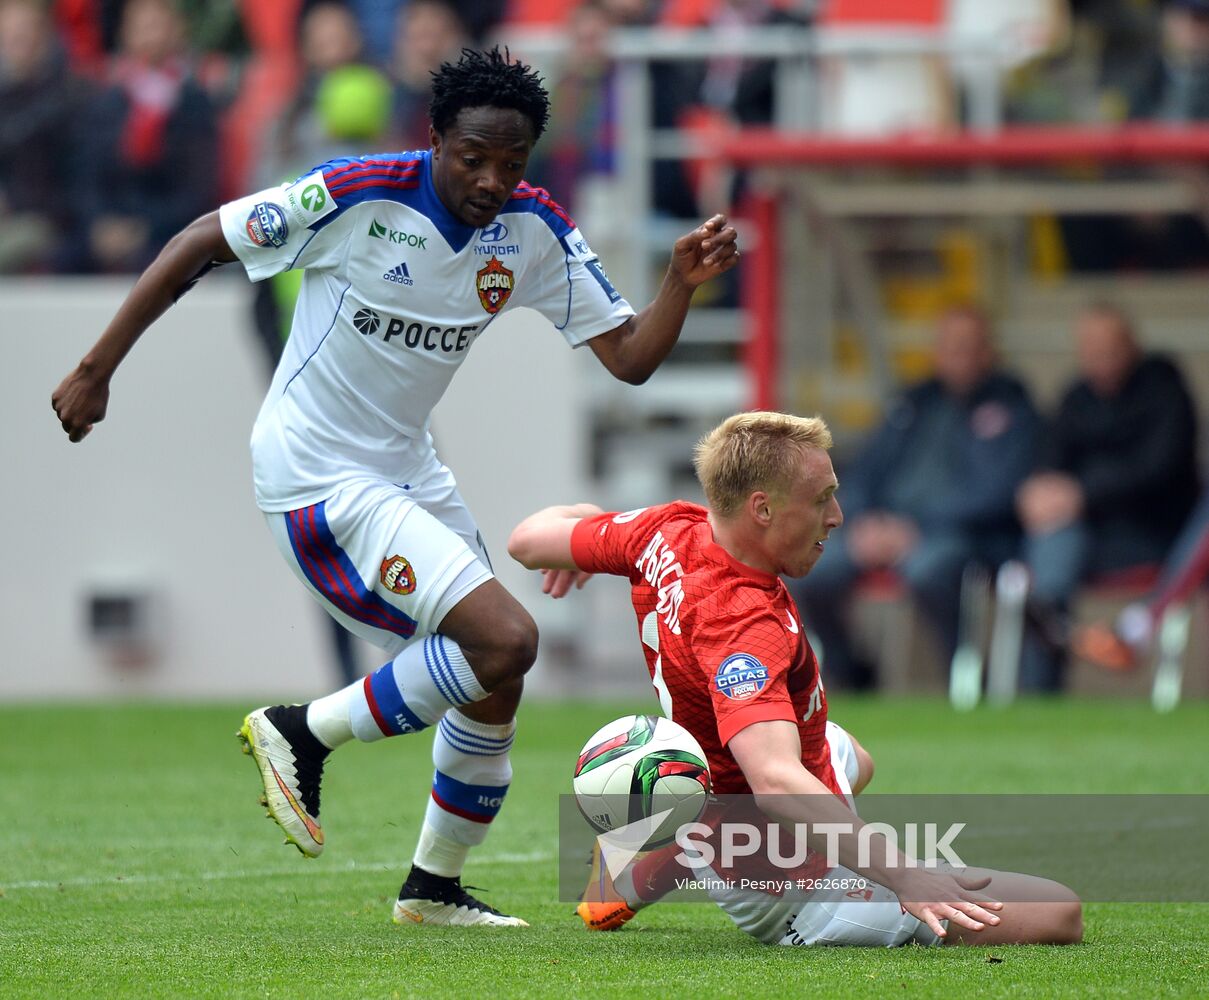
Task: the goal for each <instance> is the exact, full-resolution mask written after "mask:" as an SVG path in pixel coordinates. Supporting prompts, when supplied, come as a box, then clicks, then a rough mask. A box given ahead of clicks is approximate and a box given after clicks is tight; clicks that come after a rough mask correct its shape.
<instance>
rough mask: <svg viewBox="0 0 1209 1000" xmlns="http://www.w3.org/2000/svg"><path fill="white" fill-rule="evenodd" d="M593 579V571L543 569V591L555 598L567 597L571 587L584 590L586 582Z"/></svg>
mask: <svg viewBox="0 0 1209 1000" xmlns="http://www.w3.org/2000/svg"><path fill="white" fill-rule="evenodd" d="M591 579H592V574H591V573H585V572H584V571H583V570H581V569H543V570H542V593H543V594H549V595H550V596H551V597H553V598H554V599H555V600H557V599H558V598H560V597H566V596H567V594H569V593H570V592H571V588H572V587H574V588H575V589H576V590H583V587H584V584H585V583H587V582H588V581H589V580H591Z"/></svg>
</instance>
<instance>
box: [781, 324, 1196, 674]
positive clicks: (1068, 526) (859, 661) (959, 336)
mask: <svg viewBox="0 0 1209 1000" xmlns="http://www.w3.org/2000/svg"><path fill="white" fill-rule="evenodd" d="M1072 340H1073V347H1074V353H1075V357H1076V359H1077V364H1078V373H1077V375H1076V376H1075V378H1074V379H1073V380H1072V381H1071V382H1070V384H1069V385H1068V386H1067V387H1066V389H1065V391H1064V392H1063V393H1062V395H1061V398H1060V400H1059V401H1058V403H1057V406H1056V407H1055V408H1054V409H1053V411H1052V412H1050V413H1048V414H1042V413H1040V412H1038V410H1037V409H1036V408H1035V407H1034V404H1033V401H1032V399H1031V398H1030V393H1029V390H1028V388H1027V387H1026V386H1025V385H1024V384H1023V383H1022V382H1021V381H1020V380H1019V379H1017V378H1016V377H1015V376H1014V375H1012V374H1011V373H1010V372H1009V371H1008V370H1007V368H1006V367H1005V366H1004V362H1003V361H1002V359H1001V358H1000V357H999V355H998V353H997V352H996V349H995V342H994V337H993V331H992V326H991V321H990V319H989V317H988V316H987V314H986V313H984V312H983V311H982V310H980V309H977V308H973V307H969V306H961V307H956V308H951V309H949V310H947V311H946V312H944V313H943V314H942V315H941V316H940V318H939V320H938V322H937V325H936V331H935V338H934V342H933V355H934V356H933V365H932V368H933V372H934V374H933V375H932V376H931V377H929V378H927V379H925V380H923V381H921V382H918V383H915V384H912V385H908V386H904V388H903V390H902V392H901V394H900V395H899V396H898V397H897V398H896V399H895V400H894V401H893V402H892V403H891V405H890V406H889V407H888V409H887V412H886V415H885V418H884V420H883V422H882V424H881V425H880V427H878V428H877V429H876V430H875V431H874V433H873V434H872V435H871V436H870V437H869V438H868V439H867V440H866V442H865V443H864V445H863V447H861V448H860V449H859V451H858V453H857V454H856V455H855V456H854V457H853V458H852V460H851V461H850V462H848V463H846V464H844V465H842V466H840V468H839V478H840V481H841V483H842V489H841V493H840V495H841V497H842V504H843V507H844V512H845V518H846V519H845V523H844V526H843V528H842V530H841V531H839V532H838V533H837V534H836V535H835V536H834V537H833V538H832V539H831V540H830V542H829V543H828V551H827V557H826V558H825V559H823V560H821V561H820V562H819V564H818V566H817V567H816V568H815V569H814V571H813V572H812V573H811V575H810V576H808V577H806V578H804V579H802V580H798V581H794V582H793V584H792V586H791V590H792V591H793V592H794V597H795V599H796V600H797V601H798V604H799V606H800V609H801V612H802V618H803V621H805V622H806V623H807V625H808V627H810V628H811V630H812V631H813V632H814V633H815V635H816V636H817V637H818V639H819V640H820V643H821V646H822V648H823V650H824V657H825V662H826V664H827V671H828V677H829V682H830V683H833V684H835V685H836V686H840V685H844V686H852V687H866V686H871V685H873V684H875V683H876V682H877V676H876V670H877V665H876V664H874V663H873V662H871V661H869V660H867V659H864V658H863V657H862V655H861V653H860V651H859V650H858V649H857V644H856V642H855V641H854V635H853V632H852V628H851V626H852V621H851V606H850V605H851V597H852V594H853V591H854V588H855V587H856V586H857V585H858V584H859V583H860V582H861V581H862V580H868V579H869V578H870V575H871V574H877V573H879V572H889V573H890V574H892V575H893V576H894V578H896V579H897V580H899V581H901V582H902V583H903V585H904V586H905V587H906V588H907V589H908V590H909V592H910V594H911V596H912V597H913V598H914V600H915V603H916V604H917V605H918V607H919V610H920V612H921V613H922V615H923V616H924V617H925V618H926V619H927V620H928V621H929V622H930V624H931V626H932V628H933V630H934V633H935V638H936V640H937V644H938V646H939V649H940V652H941V654H942V659H943V662H945V663H948V662H950V661H951V660H952V658H953V654H954V652H955V650H956V647H957V642H958V628H959V613H960V608H961V601H962V580H963V574H964V573H965V571H966V569H967V567H969V566H970V565H971V564H975V565H981V566H983V567H986V568H987V569H989V570H991V571H994V570H995V569H996V568H997V567H998V566H1000V565H1002V564H1003V563H1005V562H1007V561H1009V560H1020V561H1021V562H1023V563H1024V565H1025V566H1026V567H1027V569H1028V576H1029V579H1030V581H1031V596H1030V598H1029V602H1028V616H1027V617H1028V629H1027V631H1026V633H1025V642H1024V649H1023V658H1022V664H1021V677H1020V681H1021V686H1022V687H1023V688H1024V689H1025V690H1029V691H1044V692H1052V691H1058V690H1061V689H1062V687H1063V686H1064V682H1065V674H1066V666H1067V661H1068V659H1069V654H1070V653H1071V651H1072V648H1074V649H1075V650H1076V651H1078V652H1080V654H1081V655H1084V656H1087V652H1086V651H1084V650H1080V649H1079V648H1078V646H1077V645H1076V644H1075V643H1074V638H1075V636H1074V633H1073V632H1072V630H1071V628H1070V622H1069V616H1070V612H1071V607H1072V603H1073V601H1074V599H1075V597H1076V596H1077V594H1078V592H1079V590H1080V588H1081V587H1083V586H1085V585H1086V584H1088V583H1093V582H1101V583H1104V582H1112V583H1115V584H1117V585H1120V586H1125V587H1127V588H1131V589H1134V590H1137V591H1145V590H1146V589H1147V588H1151V589H1152V590H1153V598H1152V599H1150V600H1143V601H1142V602H1141V605H1140V607H1141V611H1140V612H1135V614H1134V617H1135V618H1137V617H1138V614H1139V613H1140V614H1141V615H1142V616H1143V617H1146V616H1147V613H1148V612H1147V608H1148V607H1150V606H1151V605H1153V606H1154V608H1155V609H1157V611H1161V608H1162V607H1163V606H1165V605H1166V604H1169V603H1170V602H1171V601H1172V600H1173V599H1178V600H1184V599H1187V597H1188V596H1189V594H1191V592H1192V591H1193V590H1195V588H1196V587H1197V586H1198V585H1200V584H1201V583H1203V582H1204V581H1205V578H1206V576H1209V493H1203V494H1202V493H1200V491H1199V477H1198V472H1197V468H1198V455H1197V424H1198V421H1197V413H1196V406H1195V403H1194V400H1193V397H1192V394H1191V393H1190V391H1189V388H1188V386H1187V384H1186V381H1185V379H1184V377H1183V375H1182V374H1181V372H1180V370H1179V368H1178V367H1177V366H1176V364H1175V363H1174V362H1173V361H1172V359H1171V358H1169V357H1166V356H1164V355H1162V354H1159V353H1153V352H1147V351H1145V350H1144V349H1143V348H1142V346H1141V344H1140V341H1139V336H1138V331H1137V330H1136V329H1135V327H1134V322H1133V320H1132V318H1131V317H1130V316H1129V315H1128V314H1127V313H1126V312H1125V311H1123V310H1122V309H1121V308H1119V307H1118V306H1116V305H1114V304H1111V303H1109V302H1094V303H1090V304H1088V305H1086V306H1085V307H1084V308H1083V309H1082V310H1081V311H1080V312H1079V313H1078V315H1077V316H1076V318H1075V322H1074V326H1073V329H1072ZM1198 498H1199V499H1198ZM1150 617H1151V618H1153V615H1151V616H1150ZM1143 624H1144V625H1145V627H1144V628H1142V629H1138V628H1136V627H1135V628H1134V629H1133V632H1132V634H1119V635H1117V636H1115V637H1113V636H1110V637H1109V645H1110V647H1111V646H1112V645H1114V639H1115V646H1116V647H1117V648H1116V649H1113V648H1109V649H1108V650H1107V652H1108V653H1109V654H1110V655H1112V656H1116V657H1117V659H1116V661H1115V662H1105V661H1104V660H1103V659H1102V657H1103V654H1104V652H1105V650H1104V649H1103V648H1101V650H1100V651H1099V652H1098V653H1095V654H1094V655H1093V656H1092V657H1090V658H1093V659H1095V660H1097V661H1099V662H1101V663H1102V665H1105V666H1110V667H1115V668H1123V667H1126V666H1131V665H1133V664H1132V662H1131V661H1133V660H1136V659H1140V658H1142V657H1143V656H1144V655H1145V654H1146V653H1147V652H1148V651H1149V644H1150V643H1151V642H1152V641H1153V640H1154V625H1155V622H1154V621H1153V620H1147V621H1146V622H1144V623H1143ZM1122 631H1123V630H1121V629H1118V632H1122ZM1131 645H1132V647H1133V648H1132V649H1131V648H1129V647H1130V646H1131ZM1102 646H1103V644H1102ZM899 655H901V656H903V657H906V656H909V655H910V653H909V650H907V649H903V650H901V651H900V654H899Z"/></svg>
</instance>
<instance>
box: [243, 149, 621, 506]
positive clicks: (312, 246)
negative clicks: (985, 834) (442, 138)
mask: <svg viewBox="0 0 1209 1000" xmlns="http://www.w3.org/2000/svg"><path fill="white" fill-rule="evenodd" d="M219 217H220V219H221V220H222V227H223V233H224V235H225V236H226V239H227V242H228V243H229V244H230V246H231V249H232V250H233V251H234V252H235V254H236V255H237V256H238V257H239V259H240V261H241V262H242V263H243V265H244V267H245V269H246V270H247V273H248V277H249V278H251V279H252V280H253V281H257V280H260V279H263V278H268V277H270V276H271V275H274V274H277V273H278V272H280V271H285V270H287V269H290V268H305V269H306V274H305V275H304V277H303V282H302V289H301V292H300V294H299V297H298V303H297V306H296V308H295V311H294V320H293V326H292V329H291V331H290V338H289V341H288V342H287V344H286V348H285V353H284V355H283V357H282V360H281V363H280V364H279V365H278V367H277V373H276V375H275V376H274V378H273V384H272V386H271V387H270V389H269V393H268V396H267V397H266V398H265V401H264V405H263V406H262V407H261V409H260V414H259V416H258V417H257V419H256V426H255V428H254V429H253V431H252V460H253V471H254V478H255V483H256V500H257V503H258V504H259V505H260V507H261V509H263V510H266V511H286V510H294V509H296V508H299V507H304V506H307V505H309V504H312V503H316V502H318V501H320V500H322V499H324V498H325V497H327V496H329V495H331V494H332V493H333V492H334V491H335V490H336V488H337V487H338V486H339V484H341V483H343V482H347V481H348V480H350V479H354V478H372V479H380V480H383V481H385V482H391V483H401V482H403V480H404V478H405V477H406V475H407V473H408V472H409V471H411V470H413V469H414V468H415V466H416V463H417V462H419V461H421V460H422V459H423V458H425V457H427V456H428V455H429V452H430V449H431V439H430V437H429V435H428V422H429V416H430V414H431V412H432V409H433V407H434V406H435V405H436V403H437V400H439V399H440V398H441V396H442V394H443V393H444V391H445V387H446V386H447V385H449V381H450V379H451V378H453V373H454V372H455V371H457V368H458V365H460V364H461V363H462V360H463V359H464V358H465V357H466V353H467V352H468V351H469V350H470V347H471V345H472V344H473V343H474V342H475V341H476V340H477V339H478V338H479V337H481V336H482V335H483V332H484V331H485V330H486V329H487V327H489V326H490V325H491V323H492V321H493V320H494V319H495V317H496V316H498V315H499V314H500V313H501V312H502V311H503V310H505V309H508V308H511V307H513V306H520V305H524V306H530V307H532V308H534V309H536V310H537V311H538V312H540V313H541V314H542V315H543V316H545V317H546V318H547V319H549V320H550V322H552V323H553V324H554V326H555V327H556V328H557V329H558V330H560V331H561V332H562V335H563V337H564V338H565V339H566V340H567V342H568V343H569V344H571V345H572V346H573V347H578V346H579V345H581V344H583V343H585V342H587V341H588V340H590V339H591V338H592V337H595V336H597V335H599V334H601V333H604V332H606V331H608V330H612V329H614V328H615V327H617V326H620V325H621V324H622V323H623V322H625V320H626V319H627V318H628V317H629V316H632V315H633V314H634V311H633V309H631V308H630V306H629V304H628V303H627V302H626V301H625V300H624V299H623V298H622V297H621V296H620V295H619V294H618V293H617V292H616V291H615V290H614V288H613V286H612V285H611V284H610V283H609V279H608V277H607V275H606V274H605V272H604V270H603V269H602V268H601V265H600V262H599V260H598V259H597V257H596V255H595V254H594V253H593V252H592V250H591V248H590V247H589V246H588V244H587V242H586V241H585V240H584V238H583V237H582V235H580V232H579V230H578V229H577V228H576V227H575V223H574V222H573V221H572V220H571V218H570V217H569V216H568V215H567V213H566V212H564V211H563V210H562V209H561V208H560V207H559V206H558V205H557V204H555V202H554V201H553V200H552V199H551V198H550V196H549V195H548V194H547V193H546V192H545V191H544V190H542V189H541V188H533V187H530V186H529V185H528V184H524V183H522V184H521V185H520V186H519V187H518V188H517V189H516V191H515V192H513V194H512V197H511V198H510V199H509V200H508V202H507V203H506V204H505V206H504V208H503V209H502V211H501V212H500V214H499V216H498V217H497V218H496V221H495V222H493V223H492V224H491V225H489V226H486V227H484V228H482V229H475V228H474V227H472V226H468V225H466V224H465V223H463V222H461V221H459V220H458V219H457V218H455V217H454V216H453V215H452V214H451V213H450V212H449V210H448V209H447V208H445V206H444V205H443V204H442V203H441V201H440V199H439V198H438V197H437V194H436V192H435V191H434V190H433V185H432V172H431V161H430V153H429V151H427V150H426V151H422V152H411V153H386V154H379V155H375V156H370V157H356V158H352V159H340V160H332V161H331V162H329V163H326V164H324V165H322V166H321V167H318V168H316V169H315V170H313V171H311V172H310V173H309V174H307V175H305V176H304V177H302V178H301V179H299V180H297V181H295V182H294V183H293V184H288V185H283V186H281V187H277V188H270V189H268V190H267V191H261V192H259V193H258V194H253V195H248V196H247V197H246V198H240V199H238V200H237V201H233V202H229V203H228V204H226V205H223V206H222V208H221V209H219Z"/></svg>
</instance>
